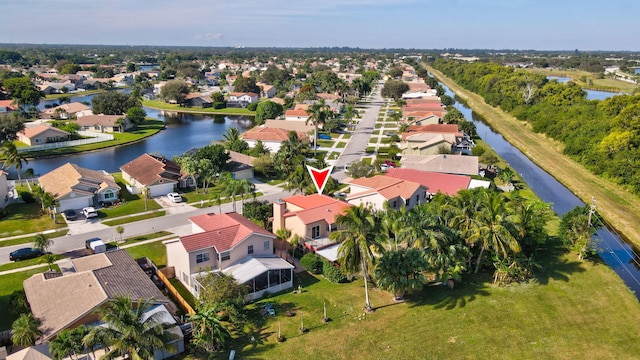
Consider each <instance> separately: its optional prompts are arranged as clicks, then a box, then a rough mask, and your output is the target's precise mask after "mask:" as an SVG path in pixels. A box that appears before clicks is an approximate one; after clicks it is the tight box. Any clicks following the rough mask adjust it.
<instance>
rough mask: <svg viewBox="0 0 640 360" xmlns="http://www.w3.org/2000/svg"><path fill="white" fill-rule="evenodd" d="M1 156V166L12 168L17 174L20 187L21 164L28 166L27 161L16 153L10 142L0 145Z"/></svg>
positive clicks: (15, 148)
mask: <svg viewBox="0 0 640 360" xmlns="http://www.w3.org/2000/svg"><path fill="white" fill-rule="evenodd" d="M1 151H2V152H1V154H2V156H3V157H4V160H3V163H2V166H3V167H4V166H6V167H7V168H9V167H13V168H14V169H16V172H17V173H18V182H19V183H20V185H22V175H21V174H22V164H23V163H25V164H28V163H29V160H27V158H26V157H24V156H23V155H22V154H20V153H19V152H18V148H17V147H16V145H15V144H14V143H13V142H11V141H5V142H4V143H3V144H2V148H1Z"/></svg>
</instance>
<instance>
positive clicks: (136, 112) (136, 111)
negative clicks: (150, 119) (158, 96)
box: [126, 106, 147, 125]
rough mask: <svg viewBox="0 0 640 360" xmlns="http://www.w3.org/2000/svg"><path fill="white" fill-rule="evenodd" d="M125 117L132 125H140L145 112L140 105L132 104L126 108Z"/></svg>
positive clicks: (145, 114)
mask: <svg viewBox="0 0 640 360" xmlns="http://www.w3.org/2000/svg"><path fill="white" fill-rule="evenodd" d="M126 114H127V119H129V121H131V123H133V124H134V125H140V124H142V123H143V122H144V120H145V119H146V118H147V112H146V111H144V109H142V108H141V107H138V106H134V107H131V108H129V109H128V110H127V112H126Z"/></svg>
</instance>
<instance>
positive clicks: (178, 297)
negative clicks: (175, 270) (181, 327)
mask: <svg viewBox="0 0 640 360" xmlns="http://www.w3.org/2000/svg"><path fill="white" fill-rule="evenodd" d="M169 271H171V268H163V269H159V270H158V272H157V275H158V278H159V279H160V281H162V283H163V284H164V286H165V287H166V288H167V291H169V293H170V294H171V296H173V298H174V299H175V300H176V301H177V302H178V304H179V305H180V307H182V309H183V310H184V311H185V312H186V313H187V314H190V315H192V314H195V313H196V312H195V310H193V308H192V307H191V305H189V303H188V302H187V300H185V299H184V298H183V297H182V295H180V293H179V292H178V290H176V288H175V287H173V284H171V282H170V281H169V279H168V278H167V275H165V274H164V273H165V272H169Z"/></svg>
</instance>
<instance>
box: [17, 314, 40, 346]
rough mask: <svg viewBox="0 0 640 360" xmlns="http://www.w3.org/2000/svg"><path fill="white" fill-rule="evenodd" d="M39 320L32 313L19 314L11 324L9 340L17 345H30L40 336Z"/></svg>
mask: <svg viewBox="0 0 640 360" xmlns="http://www.w3.org/2000/svg"><path fill="white" fill-rule="evenodd" d="M38 326H40V320H38V319H36V318H34V317H33V314H32V313H26V314H22V315H20V317H19V318H18V319H17V320H16V321H14V322H13V324H12V325H11V340H13V343H14V344H16V345H18V346H24V347H27V346H32V345H34V344H35V343H36V340H37V339H38V337H39V336H40V334H41V332H40V329H38Z"/></svg>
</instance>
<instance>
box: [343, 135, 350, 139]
mask: <svg viewBox="0 0 640 360" xmlns="http://www.w3.org/2000/svg"><path fill="white" fill-rule="evenodd" d="M342 139H351V134H342Z"/></svg>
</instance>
